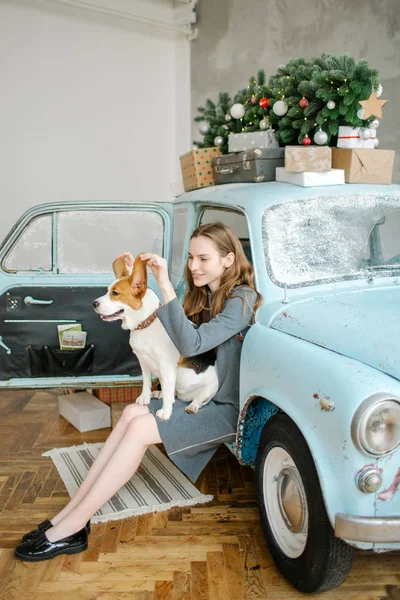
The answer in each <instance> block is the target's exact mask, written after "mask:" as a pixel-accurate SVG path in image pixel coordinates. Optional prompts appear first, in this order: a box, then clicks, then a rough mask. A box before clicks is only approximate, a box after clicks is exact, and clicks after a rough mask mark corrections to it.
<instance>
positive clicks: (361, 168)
mask: <svg viewBox="0 0 400 600" xmlns="http://www.w3.org/2000/svg"><path fill="white" fill-rule="evenodd" d="M394 157H395V151H394V150H369V149H365V148H353V149H347V148H332V166H333V167H334V168H335V169H344V171H345V180H346V182H347V183H392V174H393V164H394Z"/></svg>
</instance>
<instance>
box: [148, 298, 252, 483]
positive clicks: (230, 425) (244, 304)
mask: <svg viewBox="0 0 400 600" xmlns="http://www.w3.org/2000/svg"><path fill="white" fill-rule="evenodd" d="M255 300H256V294H255V293H254V292H253V290H251V289H249V288H235V289H234V290H233V292H232V297H231V298H228V299H227V300H226V302H225V305H224V308H223V310H222V312H221V313H220V314H218V315H217V316H216V317H214V318H212V319H211V320H210V321H209V322H208V323H203V324H202V325H200V326H199V327H197V328H196V327H195V326H193V323H192V322H191V321H189V319H188V318H187V317H186V315H185V313H184V310H183V307H182V305H181V304H180V302H179V300H178V299H177V298H175V299H174V300H172V301H171V302H168V303H167V304H165V306H162V307H161V308H160V309H159V310H158V312H157V316H158V318H159V319H160V321H161V322H162V324H163V325H164V327H165V329H166V331H167V333H168V335H169V336H170V338H171V340H172V341H173V343H174V344H175V346H176V347H177V349H178V351H179V352H180V354H181V355H182V356H184V357H187V356H196V355H198V354H202V353H203V352H207V351H208V350H211V349H213V348H215V352H216V356H217V372H218V381H219V388H218V391H217V393H216V394H215V396H214V398H213V400H211V402H209V403H208V404H207V405H206V406H204V407H203V408H201V409H200V410H199V412H198V413H196V414H188V413H186V412H185V407H186V406H187V405H188V403H187V402H182V401H181V400H179V398H176V399H175V404H174V406H173V410H172V416H171V418H170V419H169V420H168V421H162V420H161V419H158V418H156V419H157V425H158V429H159V432H160V437H161V439H162V442H163V445H164V448H165V449H166V451H167V453H168V456H169V457H170V459H171V460H172V461H173V462H174V463H175V464H176V465H177V466H178V467H179V468H180V469H181V471H183V472H184V473H185V474H186V475H187V476H188V477H189V478H190V479H191V480H192V481H195V480H196V479H197V478H198V476H199V475H200V473H201V471H202V470H203V469H204V467H205V466H206V464H207V463H208V461H209V460H210V459H211V457H212V456H213V454H214V453H215V451H216V450H217V448H218V447H219V446H220V445H221V444H223V443H225V442H229V441H233V440H234V439H235V436H236V428H237V421H238V416H239V371H240V368H239V367H240V352H241V347H242V342H241V340H240V337H241V336H242V335H244V334H245V333H246V331H247V329H248V327H249V324H250V323H251V318H252V311H251V308H250V307H252V306H254V303H255ZM239 334H240V335H239ZM161 406H162V399H152V400H151V402H150V404H149V409H150V411H151V412H152V413H153V414H154V415H155V413H156V411H157V410H158V409H159V408H161Z"/></svg>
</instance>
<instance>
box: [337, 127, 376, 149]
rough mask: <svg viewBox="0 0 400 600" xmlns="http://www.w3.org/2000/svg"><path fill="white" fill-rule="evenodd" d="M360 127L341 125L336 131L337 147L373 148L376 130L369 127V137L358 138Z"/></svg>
mask: <svg viewBox="0 0 400 600" xmlns="http://www.w3.org/2000/svg"><path fill="white" fill-rule="evenodd" d="M360 129H361V127H348V126H347V125H341V126H340V127H339V132H338V141H337V144H336V145H337V147H338V148H371V149H373V148H375V138H376V131H375V129H371V137H370V138H369V139H368V140H362V139H361V138H360Z"/></svg>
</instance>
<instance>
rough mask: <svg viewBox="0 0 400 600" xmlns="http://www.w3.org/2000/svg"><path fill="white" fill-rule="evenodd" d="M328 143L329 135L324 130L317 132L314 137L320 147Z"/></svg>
mask: <svg viewBox="0 0 400 600" xmlns="http://www.w3.org/2000/svg"><path fill="white" fill-rule="evenodd" d="M327 141H328V135H327V134H326V133H325V131H322V129H319V130H318V131H316V133H315V135H314V142H315V143H316V144H318V146H323V145H324V144H326V142H327Z"/></svg>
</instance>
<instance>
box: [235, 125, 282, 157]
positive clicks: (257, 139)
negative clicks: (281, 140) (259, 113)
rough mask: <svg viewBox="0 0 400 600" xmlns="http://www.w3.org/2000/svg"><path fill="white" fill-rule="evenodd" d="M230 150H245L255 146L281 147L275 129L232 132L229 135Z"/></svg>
mask: <svg viewBox="0 0 400 600" xmlns="http://www.w3.org/2000/svg"><path fill="white" fill-rule="evenodd" d="M228 147H229V152H243V151H245V150H253V149H254V148H261V149H262V148H279V144H278V142H277V140H276V138H275V131H274V130H273V129H266V130H265V131H252V132H251V133H231V134H230V135H229V137H228Z"/></svg>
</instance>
